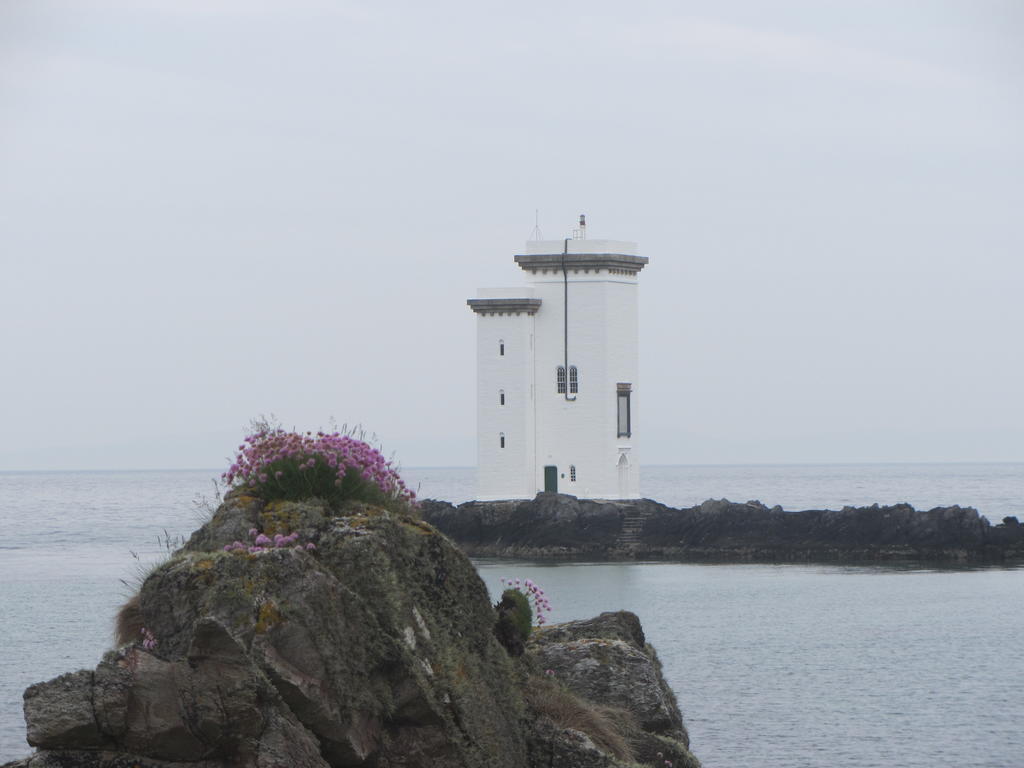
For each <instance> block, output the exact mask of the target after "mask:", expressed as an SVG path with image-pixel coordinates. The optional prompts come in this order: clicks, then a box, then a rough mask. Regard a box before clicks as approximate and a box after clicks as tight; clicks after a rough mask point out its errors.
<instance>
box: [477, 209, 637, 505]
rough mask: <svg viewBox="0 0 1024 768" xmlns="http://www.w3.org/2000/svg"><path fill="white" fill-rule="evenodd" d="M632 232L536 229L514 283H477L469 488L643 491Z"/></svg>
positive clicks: (625, 495) (589, 494)
mask: <svg viewBox="0 0 1024 768" xmlns="http://www.w3.org/2000/svg"><path fill="white" fill-rule="evenodd" d="M636 250H637V249H636V243H630V242H623V241H619V240H589V239H587V237H586V221H585V218H584V217H583V216H580V226H579V229H577V230H576V231H575V232H574V233H573V237H572V238H566V239H564V240H534V241H529V242H527V243H526V252H525V253H523V254H521V255H518V256H516V257H515V261H516V264H518V265H519V267H520V268H521V269H522V270H523V271H524V272H525V274H526V281H527V285H526V286H525V287H522V288H490V289H486V288H482V289H480V290H479V298H475V299H469V300H468V302H467V303H468V304H469V306H470V307H471V308H472V309H473V311H474V312H475V313H476V315H477V466H478V471H479V478H478V489H477V498H478V499H480V500H497V499H522V498H533V496H534V495H535V494H536V493H537V492H538V491H559V492H561V493H570V494H573V495H574V496H580V497H584V498H597V499H630V498H637V497H638V496H639V493H640V472H639V464H638V463H637V418H636V417H637V400H638V397H639V392H640V388H639V385H638V379H639V376H638V367H639V366H638V354H637V342H638V327H637V326H638V323H637V275H638V274H639V272H640V270H641V269H643V268H644V265H646V264H647V258H646V257H643V256H638V255H637V252H636Z"/></svg>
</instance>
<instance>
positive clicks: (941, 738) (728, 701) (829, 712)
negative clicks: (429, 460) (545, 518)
mask: <svg viewBox="0 0 1024 768" xmlns="http://www.w3.org/2000/svg"><path fill="white" fill-rule="evenodd" d="M404 474H405V476H406V478H407V480H408V481H410V482H411V484H412V485H413V486H416V485H419V487H420V494H421V495H422V496H428V497H434V498H445V499H449V500H452V501H464V500H467V499H469V498H472V496H473V493H474V491H473V473H472V471H471V470H468V469H410V470H407V471H406V472H405V473H404ZM215 475H216V472H214V471H199V472H102V473H0V530H2V531H3V538H2V539H0V584H2V585H3V589H2V590H0V612H2V613H0V615H3V617H4V621H3V622H0V651H2V653H0V760H8V759H13V758H16V757H20V756H22V755H24V754H27V753H28V752H29V748H28V746H27V745H26V744H25V741H24V723H23V720H22V715H21V693H22V691H23V690H24V688H25V687H26V686H27V685H30V684H31V683H33V682H37V681H39V680H44V679H48V678H51V677H53V676H55V675H58V674H61V673H63V672H66V671H71V670H75V669H79V668H82V667H90V668H91V667H93V666H95V665H96V663H97V662H98V661H99V658H100V656H101V655H102V653H103V651H104V650H106V649H107V648H109V647H110V646H111V643H112V617H113V614H114V612H115V611H116V609H117V606H118V605H119V604H120V603H121V602H122V601H123V600H124V598H125V597H126V596H127V595H128V594H129V592H130V591H131V590H132V589H133V588H134V587H133V583H134V580H135V579H136V577H137V574H138V572H139V571H140V570H141V569H144V568H146V567H147V566H148V565H150V564H152V563H153V562H156V561H158V560H159V559H160V557H161V556H163V555H164V554H165V551H166V550H165V546H164V544H163V543H162V542H161V541H160V539H164V538H165V532H166V535H168V536H170V537H171V538H175V537H177V536H180V535H187V534H188V533H189V532H190V531H192V530H193V529H194V528H195V527H196V526H197V524H198V521H199V520H200V519H201V518H202V517H203V515H204V512H203V510H202V509H201V506H202V505H201V504H200V505H199V506H198V507H197V505H196V503H195V502H196V501H197V495H201V494H205V495H206V496H207V497H208V499H209V500H210V501H211V502H214V501H215V498H214V490H213V485H212V483H211V478H212V477H214V476H215ZM644 493H645V495H647V496H650V497H652V498H657V499H658V500H661V501H665V502H666V503H669V504H673V505H689V504H694V503H698V502H700V501H703V500H704V499H705V498H711V497H714V498H720V497H723V496H725V497H728V498H731V499H735V500H742V501H746V500H748V499H755V498H757V499H760V500H761V501H763V502H765V503H767V504H769V505H772V504H776V503H779V504H782V505H783V506H784V507H786V508H787V509H799V508H807V507H840V506H843V505H844V504H865V503H871V502H874V501H880V502H884V503H893V502H897V501H909V502H911V503H913V504H915V506H918V507H929V506H935V505H939V504H951V503H960V504H962V505H973V506H976V507H978V508H979V510H980V511H981V512H982V513H984V514H986V515H987V516H989V518H990V519H993V521H996V520H999V519H1001V518H1002V517H1003V516H1005V515H1009V514H1016V515H1018V516H1021V517H1024V514H1022V509H1021V505H1020V500H1021V499H1022V498H1024V465H1021V464H1004V465H878V466H823V467H799V466H798V467H786V466H782V467H652V468H645V473H644ZM199 501H200V502H201V499H199ZM477 567H478V569H479V570H480V573H481V575H482V576H483V578H484V580H485V581H486V582H487V584H488V586H489V587H490V588H491V590H492V592H495V591H496V590H497V584H498V578H499V577H500V576H520V577H530V578H533V579H535V580H537V581H538V582H540V583H541V584H543V585H544V587H545V589H546V590H547V591H548V593H549V595H550V596H551V598H552V600H553V603H554V612H553V616H552V619H553V620H554V621H560V620H567V619H573V618H585V617H588V616H592V615H594V614H597V613H600V612H601V611H604V610H613V609H618V608H627V609H629V610H633V611H635V612H636V613H638V614H639V615H640V617H641V619H642V620H643V623H644V629H645V631H646V632H647V635H648V638H649V640H650V641H651V642H652V643H654V645H655V646H656V647H657V649H658V653H659V654H660V656H661V659H662V661H663V663H664V666H665V674H666V676H667V677H668V679H669V682H670V683H671V684H672V686H673V688H674V689H675V690H676V692H677V693H678V696H679V701H680V704H681V706H682V709H683V712H684V715H685V717H686V720H687V724H688V726H689V729H690V735H691V738H692V741H693V744H692V746H693V749H694V751H695V753H696V754H697V755H698V757H700V758H701V760H702V761H703V763H704V765H705V766H707V767H708V768H740V767H741V766H743V767H745V766H754V765H757V766H764V767H766V768H797V767H798V766H847V765H849V766H857V767H858V768H864V767H866V766H906V767H908V768H918V767H920V768H925V766H928V767H929V768H930V767H931V766H940V765H957V766H979V767H980V766H992V767H993V768H996V767H998V768H1024V654H1022V653H1021V650H1020V649H1021V638H1024V610H1021V609H1022V607H1024V570H1012V569H987V570H973V571H927V570H898V569H868V568H840V567H814V566H811V567H808V566H793V565H787V566H761V565H737V566H729V565H681V564H666V563H658V564H597V565H560V566H551V565H531V564H526V563H503V562H498V561H478V562H477ZM122 580H124V581H127V582H128V586H126V585H125V584H123V583H122Z"/></svg>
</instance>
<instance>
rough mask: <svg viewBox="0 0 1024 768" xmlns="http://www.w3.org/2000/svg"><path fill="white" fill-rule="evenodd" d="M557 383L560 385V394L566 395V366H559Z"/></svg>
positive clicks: (556, 375)
mask: <svg viewBox="0 0 1024 768" xmlns="http://www.w3.org/2000/svg"><path fill="white" fill-rule="evenodd" d="M555 381H556V382H557V384H558V394H560V395H564V394H565V366H564V365H560V366H558V371H557V372H556V374H555Z"/></svg>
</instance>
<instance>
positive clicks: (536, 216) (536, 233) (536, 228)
mask: <svg viewBox="0 0 1024 768" xmlns="http://www.w3.org/2000/svg"><path fill="white" fill-rule="evenodd" d="M530 239H531V240H543V239H544V235H542V234H541V233H540V211H539V210H537V209H536V208H534V209H533V231H532V232H531V233H530Z"/></svg>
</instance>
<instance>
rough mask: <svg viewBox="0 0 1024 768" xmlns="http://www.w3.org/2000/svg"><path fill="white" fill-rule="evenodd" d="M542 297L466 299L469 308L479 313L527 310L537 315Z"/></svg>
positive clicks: (501, 313)
mask: <svg viewBox="0 0 1024 768" xmlns="http://www.w3.org/2000/svg"><path fill="white" fill-rule="evenodd" d="M540 302H541V300H540V299H530V298H516V299H466V303H467V304H468V305H469V308H470V309H472V310H473V311H474V312H476V313H477V314H478V315H504V314H510V315H511V314H516V315H518V314H519V313H521V312H525V313H526V314H528V315H535V314H536V313H537V310H538V309H540Z"/></svg>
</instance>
